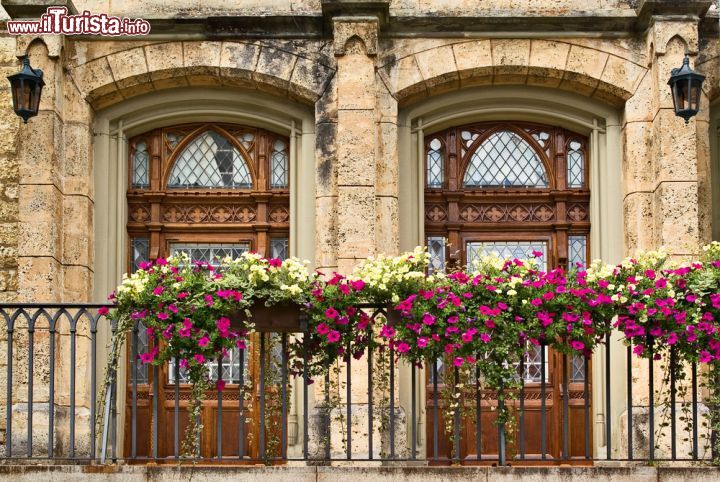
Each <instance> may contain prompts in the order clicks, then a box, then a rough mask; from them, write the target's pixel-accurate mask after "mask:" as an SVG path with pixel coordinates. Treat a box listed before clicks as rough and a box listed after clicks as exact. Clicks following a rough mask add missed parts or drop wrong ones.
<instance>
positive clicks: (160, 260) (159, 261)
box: [155, 258, 168, 266]
mask: <svg viewBox="0 0 720 482" xmlns="http://www.w3.org/2000/svg"><path fill="white" fill-rule="evenodd" d="M155 264H156V265H158V266H165V265H166V264H168V263H167V260H166V259H165V258H158V259H156V260H155Z"/></svg>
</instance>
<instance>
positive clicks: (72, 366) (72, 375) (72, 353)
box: [70, 320, 77, 459]
mask: <svg viewBox="0 0 720 482" xmlns="http://www.w3.org/2000/svg"><path fill="white" fill-rule="evenodd" d="M76 331H77V326H76V321H75V320H73V321H71V322H70V458H71V459H72V458H75V333H76Z"/></svg>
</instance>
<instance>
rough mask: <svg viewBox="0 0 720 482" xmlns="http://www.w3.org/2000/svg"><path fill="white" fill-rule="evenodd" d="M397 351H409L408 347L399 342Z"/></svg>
mask: <svg viewBox="0 0 720 482" xmlns="http://www.w3.org/2000/svg"><path fill="white" fill-rule="evenodd" d="M397 351H399V352H400V353H407V352H409V351H410V345H408V344H407V343H405V342H404V341H403V342H400V343H398V345H397Z"/></svg>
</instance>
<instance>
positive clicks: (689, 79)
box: [668, 54, 705, 124]
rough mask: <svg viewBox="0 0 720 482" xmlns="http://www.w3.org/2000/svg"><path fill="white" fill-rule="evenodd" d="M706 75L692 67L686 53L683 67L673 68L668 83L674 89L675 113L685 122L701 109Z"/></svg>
mask: <svg viewBox="0 0 720 482" xmlns="http://www.w3.org/2000/svg"><path fill="white" fill-rule="evenodd" d="M704 80H705V76H704V75H702V74H698V73H697V72H695V71H694V70H693V69H691V68H690V59H689V58H688V56H687V54H685V59H684V60H683V64H682V67H680V68H679V69H672V74H671V75H670V80H669V81H668V85H669V86H670V89H671V90H672V99H673V106H674V107H675V115H677V116H679V117H682V118H683V119H685V123H686V124H687V123H688V121H689V120H690V118H691V117H692V116H694V115H695V114H697V113H698V111H700V94H701V92H702V84H703V81H704Z"/></svg>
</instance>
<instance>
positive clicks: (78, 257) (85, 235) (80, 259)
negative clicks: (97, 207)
mask: <svg viewBox="0 0 720 482" xmlns="http://www.w3.org/2000/svg"><path fill="white" fill-rule="evenodd" d="M93 210H94V205H93V202H92V201H91V200H90V199H88V198H87V197H86V196H65V197H64V198H63V219H71V220H72V222H70V223H65V224H64V226H63V227H64V229H63V251H62V261H63V264H70V265H79V266H83V267H87V268H92V266H93V252H94V249H93V248H94V246H93V239H92V238H93V236H92V234H93ZM66 282H67V280H66ZM66 284H67V283H66Z"/></svg>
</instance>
